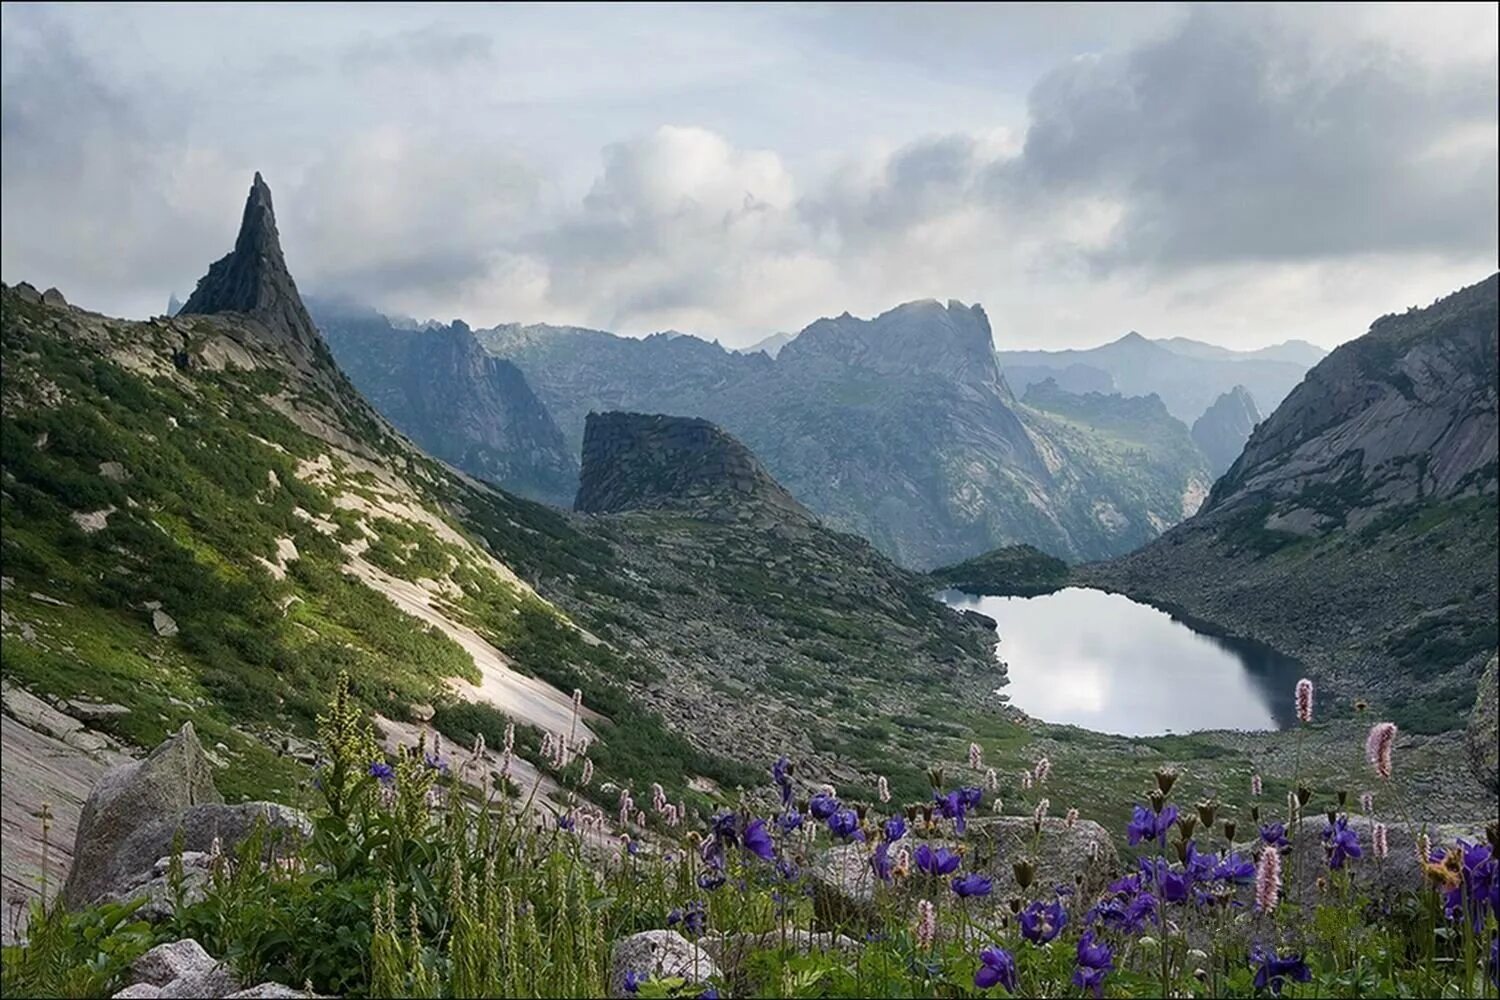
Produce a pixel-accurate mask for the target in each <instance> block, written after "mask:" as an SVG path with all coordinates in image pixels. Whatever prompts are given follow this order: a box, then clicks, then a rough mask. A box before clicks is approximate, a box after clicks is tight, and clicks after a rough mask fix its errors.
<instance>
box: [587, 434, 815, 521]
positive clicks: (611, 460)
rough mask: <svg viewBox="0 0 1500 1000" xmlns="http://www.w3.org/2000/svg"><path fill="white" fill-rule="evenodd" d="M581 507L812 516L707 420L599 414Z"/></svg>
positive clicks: (589, 450) (710, 514) (734, 515)
mask: <svg viewBox="0 0 1500 1000" xmlns="http://www.w3.org/2000/svg"><path fill="white" fill-rule="evenodd" d="M573 507H574V509H575V510H578V511H581V512H583V513H588V514H614V513H620V512H621V511H627V510H681V511H685V512H688V513H692V514H694V515H697V516H700V517H708V518H731V519H739V518H743V517H746V516H750V515H752V514H761V515H767V516H769V517H770V518H771V519H773V520H776V519H781V518H793V519H806V518H808V517H809V515H808V513H807V512H806V511H805V510H804V509H803V508H802V506H801V505H800V504H799V503H797V501H795V500H793V499H792V496H791V494H790V493H788V492H787V491H786V490H784V489H782V488H781V486H780V485H779V484H778V483H777V482H776V481H775V480H774V479H772V478H771V476H770V474H769V473H767V472H766V470H765V468H764V467H762V466H761V464H760V462H759V461H757V460H756V458H755V456H754V455H752V454H750V451H749V450H748V449H747V448H746V447H745V446H744V445H742V444H740V443H739V442H738V441H736V440H735V439H734V438H732V437H730V436H729V435H728V434H726V433H725V432H724V431H722V430H720V429H719V428H717V427H715V426H714V425H713V424H711V423H709V422H708V421H707V420H698V419H695V418H692V417H667V416H661V415H659V414H645V413H618V412H615V413H591V414H589V417H588V424H587V426H586V428H585V430H584V435H583V471H582V475H581V476H580V479H579V486H578V497H577V500H576V501H575V502H574V504H573Z"/></svg>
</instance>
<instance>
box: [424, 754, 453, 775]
mask: <svg viewBox="0 0 1500 1000" xmlns="http://www.w3.org/2000/svg"><path fill="white" fill-rule="evenodd" d="M422 763H424V764H426V765H427V769H428V770H429V771H441V772H443V773H444V774H447V773H448V762H447V761H446V760H444V759H443V758H441V757H439V756H437V755H436V754H427V756H426V757H425V758H423V761H422Z"/></svg>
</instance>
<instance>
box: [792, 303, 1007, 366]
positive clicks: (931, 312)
mask: <svg viewBox="0 0 1500 1000" xmlns="http://www.w3.org/2000/svg"><path fill="white" fill-rule="evenodd" d="M819 360H824V361H834V362H840V363H843V364H846V365H851V366H854V367H859V368H864V369H867V370H869V371H872V372H877V373H880V374H887V375H905V374H936V375H941V376H944V377H946V378H950V379H953V380H954V381H958V382H965V383H992V384H997V385H998V384H1000V381H1001V380H1000V368H999V365H998V364H997V363H996V361H995V344H994V337H993V336H992V334H991V332H990V321H989V317H987V316H986V315H985V313H984V308H983V307H982V306H980V305H978V304H975V305H973V306H966V305H964V304H963V303H962V302H959V301H957V300H956V299H950V300H949V302H948V304H947V305H946V306H945V305H943V304H942V303H940V302H938V301H937V300H936V299H922V300H920V301H917V302H907V303H905V304H904V305H899V306H897V307H896V308H894V309H891V310H890V311H888V312H884V313H881V314H880V315H879V316H876V317H875V318H874V319H871V320H862V319H856V318H855V317H853V316H850V315H849V314H848V313H847V312H846V313H844V314H843V315H842V316H839V317H837V318H836V319H820V320H818V321H817V322H816V323H813V324H812V325H811V326H809V327H807V328H806V329H805V330H803V331H802V332H801V333H800V334H798V335H797V336H796V337H795V338H793V339H792V340H791V341H790V342H788V343H787V344H786V345H785V346H784V347H783V348H782V349H781V352H780V354H779V355H778V357H777V362H778V363H788V364H807V363H812V362H816V361H819Z"/></svg>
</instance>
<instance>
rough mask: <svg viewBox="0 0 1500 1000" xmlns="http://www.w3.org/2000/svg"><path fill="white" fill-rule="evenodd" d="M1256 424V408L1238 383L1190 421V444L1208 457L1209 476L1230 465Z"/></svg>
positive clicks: (1253, 401)
mask: <svg viewBox="0 0 1500 1000" xmlns="http://www.w3.org/2000/svg"><path fill="white" fill-rule="evenodd" d="M1258 423H1260V411H1259V410H1258V409H1256V408H1255V400H1253V399H1251V398H1250V390H1249V389H1246V388H1245V387H1244V386H1242V385H1237V386H1235V387H1234V388H1233V389H1231V390H1229V391H1228V392H1226V393H1224V394H1223V395H1222V396H1220V397H1219V398H1218V399H1216V400H1214V403H1213V405H1212V406H1210V407H1209V408H1208V409H1206V410H1204V411H1203V416H1201V417H1199V418H1198V419H1197V420H1195V421H1193V443H1194V444H1196V445H1197V446H1198V450H1199V451H1201V452H1203V457H1204V458H1206V459H1208V468H1209V471H1210V472H1211V473H1212V474H1213V475H1215V476H1219V475H1222V474H1223V473H1224V471H1225V470H1226V469H1228V468H1229V467H1230V466H1231V465H1233V464H1234V460H1235V459H1237V458H1239V457H1240V452H1241V451H1243V450H1244V448H1245V442H1246V441H1248V440H1250V434H1251V432H1252V431H1254V430H1255V425H1256V424H1258Z"/></svg>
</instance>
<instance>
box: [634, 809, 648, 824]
mask: <svg viewBox="0 0 1500 1000" xmlns="http://www.w3.org/2000/svg"><path fill="white" fill-rule="evenodd" d="M635 825H636V826H640V827H644V826H645V825H646V811H645V810H644V809H642V810H640V811H638V812H637V813H636V814H635Z"/></svg>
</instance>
